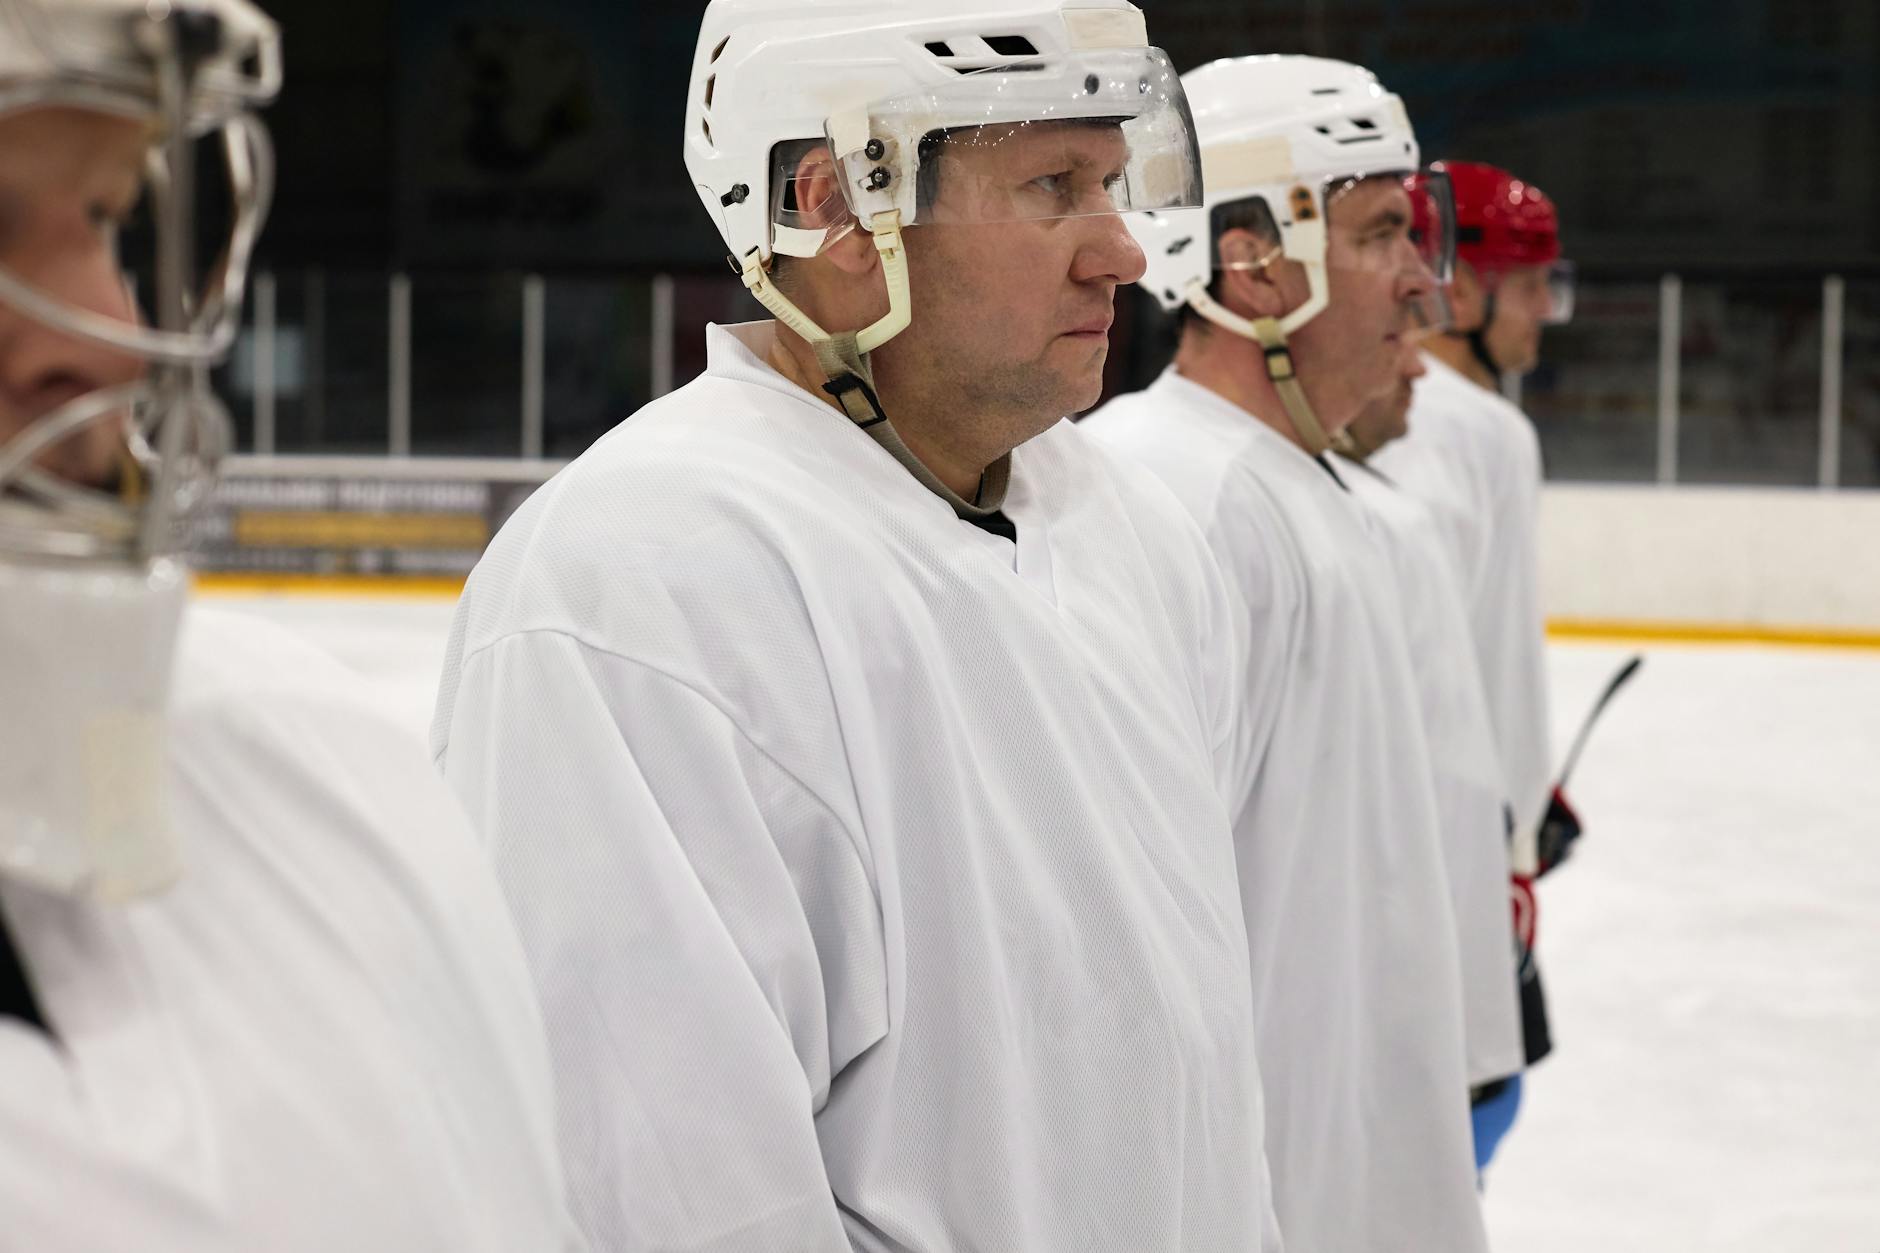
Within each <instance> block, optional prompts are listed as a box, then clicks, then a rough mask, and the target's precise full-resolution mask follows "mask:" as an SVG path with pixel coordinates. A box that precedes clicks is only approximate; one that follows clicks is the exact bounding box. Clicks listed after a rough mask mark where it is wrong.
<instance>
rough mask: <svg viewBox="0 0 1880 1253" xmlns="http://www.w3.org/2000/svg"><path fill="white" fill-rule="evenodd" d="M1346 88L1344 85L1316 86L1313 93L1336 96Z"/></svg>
mask: <svg viewBox="0 0 1880 1253" xmlns="http://www.w3.org/2000/svg"><path fill="white" fill-rule="evenodd" d="M1344 90H1345V89H1344V88H1343V87H1314V88H1313V89H1312V94H1313V95H1315V96H1336V95H1338V94H1340V93H1341V92H1343V91H1344Z"/></svg>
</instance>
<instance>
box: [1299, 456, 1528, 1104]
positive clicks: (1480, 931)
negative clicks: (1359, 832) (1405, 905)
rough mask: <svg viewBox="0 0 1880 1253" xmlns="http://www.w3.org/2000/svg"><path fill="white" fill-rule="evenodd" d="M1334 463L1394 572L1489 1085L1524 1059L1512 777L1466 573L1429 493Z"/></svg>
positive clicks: (1471, 1014)
mask: <svg viewBox="0 0 1880 1253" xmlns="http://www.w3.org/2000/svg"><path fill="white" fill-rule="evenodd" d="M1332 464H1333V465H1334V466H1336V467H1337V469H1338V472H1339V475H1340V477H1342V478H1343V479H1344V481H1345V484H1346V486H1348V487H1349V488H1351V493H1352V495H1353V496H1356V497H1357V498H1358V500H1359V502H1360V503H1362V504H1363V505H1364V506H1365V507H1366V509H1367V510H1368V512H1369V515H1370V518H1371V519H1372V520H1373V521H1374V522H1375V523H1376V526H1375V531H1376V534H1377V536H1378V539H1379V541H1380V542H1381V544H1382V546H1383V548H1384V551H1385V553H1386V555H1387V556H1388V558H1389V560H1390V566H1391V569H1392V570H1393V571H1394V572H1395V573H1396V575H1397V589H1398V591H1399V593H1400V594H1401V596H1402V600H1403V609H1404V638H1405V642H1406V643H1407V644H1408V645H1409V652H1410V664H1411V666H1412V667H1413V668H1414V670H1415V672H1416V680H1417V695H1418V696H1419V697H1420V703H1421V707H1422V710H1423V729H1424V732H1425V734H1426V736H1427V738H1428V740H1429V747H1430V764H1431V766H1432V767H1433V768H1434V769H1435V772H1436V775H1435V778H1436V814H1437V819H1438V821H1439V823H1440V825H1441V829H1442V834H1443V852H1444V864H1445V865H1446V866H1447V868H1448V870H1449V897H1450V903H1451V904H1452V905H1454V907H1455V911H1456V939H1457V944H1458V947H1459V949H1460V952H1461V957H1462V1021H1463V1028H1464V1038H1465V1041H1466V1043H1467V1046H1468V1058H1469V1083H1470V1086H1472V1087H1473V1086H1477V1085H1480V1084H1484V1083H1491V1082H1493V1081H1494V1080H1497V1079H1505V1078H1507V1077H1508V1076H1509V1075H1513V1074H1517V1073H1519V1072H1520V1071H1521V1069H1522V1068H1523V1067H1524V1066H1525V1065H1526V1064H1527V1062H1526V1055H1525V1053H1524V1052H1523V1048H1522V1038H1521V1005H1520V996H1519V994H1518V986H1519V985H1518V982H1517V980H1518V975H1517V973H1516V970H1515V956H1514V926H1513V921H1512V918H1511V917H1510V912H1509V904H1508V840H1507V825H1506V822H1507V820H1506V817H1505V816H1504V809H1505V805H1506V801H1505V800H1504V796H1503V791H1502V789H1503V787H1504V779H1503V777H1502V771H1501V760H1500V758H1498V757H1497V756H1496V755H1495V729H1494V725H1493V723H1492V722H1490V720H1489V716H1488V701H1487V699H1486V698H1485V697H1484V696H1483V694H1482V676H1481V673H1480V671H1479V670H1478V669H1477V668H1476V661H1475V648H1474V646H1473V644H1472V643H1471V640H1470V635H1469V619H1468V612H1467V609H1466V608H1465V606H1464V603H1463V598H1462V588H1461V586H1460V580H1459V579H1458V578H1457V575H1456V572H1455V563H1454V560H1453V559H1452V558H1451V556H1450V554H1449V549H1448V546H1447V545H1446V544H1445V543H1444V541H1443V537H1442V536H1441V534H1440V533H1439V532H1438V529H1437V528H1438V523H1437V521H1436V518H1435V515H1434V514H1432V513H1431V512H1430V510H1429V509H1428V508H1427V507H1426V506H1425V505H1424V504H1423V502H1421V501H1419V500H1417V499H1416V498H1415V497H1413V496H1411V495H1410V494H1409V493H1408V492H1406V491H1404V490H1403V489H1402V488H1400V487H1398V486H1397V485H1396V484H1395V483H1393V482H1391V481H1389V480H1388V479H1387V478H1385V477H1384V476H1383V475H1382V474H1381V473H1380V472H1378V471H1377V470H1374V469H1372V468H1370V467H1368V466H1363V465H1359V464H1358V463H1356V462H1353V461H1348V460H1346V459H1345V458H1343V457H1338V458H1335V459H1334V460H1333V463H1332Z"/></svg>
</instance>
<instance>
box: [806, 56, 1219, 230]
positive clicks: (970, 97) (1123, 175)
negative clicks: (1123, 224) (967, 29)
mask: <svg viewBox="0 0 1880 1253" xmlns="http://www.w3.org/2000/svg"><path fill="white" fill-rule="evenodd" d="M825 139H826V141H827V148H826V149H823V150H821V151H820V152H816V153H811V154H809V156H808V158H807V159H806V160H805V161H800V162H798V163H797V164H796V165H795V166H794V167H793V168H791V169H789V170H785V171H780V172H779V173H780V175H782V177H781V178H780V180H779V182H780V189H779V191H778V194H777V196H776V202H775V205H774V206H773V207H774V208H775V209H776V210H777V216H776V217H775V219H774V220H775V221H776V222H777V223H778V225H779V226H782V227H785V228H789V229H798V230H813V231H827V230H831V229H833V230H836V231H840V230H842V229H845V228H846V227H847V225H848V224H849V222H850V220H851V219H860V220H862V221H868V220H870V219H872V218H873V217H874V215H875V214H877V213H882V212H886V211H891V210H898V211H899V212H900V214H901V224H902V225H903V226H917V225H919V226H926V225H935V224H961V223H998V222H1035V221H1045V220H1050V219H1057V218H1072V217H1085V216H1091V215H1097V214H1114V213H1128V212H1135V211H1140V210H1147V209H1172V208H1181V207H1192V206H1198V205H1199V204H1200V203H1201V158H1200V151H1199V149H1198V148H1197V146H1196V142H1195V134H1194V124H1193V121H1192V119H1191V118H1190V117H1189V113H1188V101H1187V97H1186V96H1185V95H1184V94H1183V92H1182V86H1181V78H1180V76H1179V75H1178V74H1176V72H1175V68H1174V66H1173V65H1171V64H1170V62H1169V60H1168V57H1167V56H1166V55H1165V54H1164V53H1163V52H1161V51H1160V50H1159V49H1155V48H1123V49H1104V50H1100V51H1092V52H1083V53H1079V54H1077V55H1075V56H1073V57H1068V58H1064V59H1062V60H1053V59H1038V60H1030V61H1023V62H1017V63H1013V64H1008V65H1002V66H998V67H995V68H991V69H984V70H977V71H974V72H972V73H967V74H962V75H960V76H959V78H958V79H957V80H956V81H955V82H952V83H949V84H947V85H946V86H945V87H943V88H935V89H932V90H929V91H924V92H920V93H917V94H913V95H907V96H897V97H894V98H891V99H888V100H882V101H878V102H876V103H875V104H873V105H872V106H870V107H869V108H867V109H866V110H864V111H863V113H862V114H861V115H858V116H855V117H853V118H850V119H846V120H845V119H843V118H840V117H838V118H832V119H831V121H830V125H829V128H828V132H827V134H826V135H825ZM845 140H846V141H847V142H846V144H845V143H844V141H845ZM832 154H833V156H832ZM838 192H839V194H840V197H841V199H840V208H841V211H840V212H837V211H836V209H837V202H836V201H835V200H834V199H833V198H832V197H833V195H834V194H835V193H838ZM780 247H781V246H780ZM782 250H785V251H788V249H782Z"/></svg>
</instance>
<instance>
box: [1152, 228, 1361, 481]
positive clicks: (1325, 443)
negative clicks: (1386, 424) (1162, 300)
mask: <svg viewBox="0 0 1880 1253" xmlns="http://www.w3.org/2000/svg"><path fill="white" fill-rule="evenodd" d="M1278 255H1279V254H1278V252H1277V251H1275V252H1274V253H1273V254H1272V257H1277V256H1278ZM1272 257H1269V258H1268V260H1271V259H1272ZM1306 268H1307V273H1308V275H1309V276H1310V282H1311V292H1312V294H1311V295H1310V296H1309V297H1308V298H1307V299H1306V302H1305V303H1304V304H1303V305H1300V306H1299V307H1298V308H1297V309H1294V310H1293V311H1292V312H1291V313H1289V314H1287V315H1286V316H1285V317H1283V318H1243V317H1241V316H1240V315H1239V314H1238V313H1235V312H1234V311H1233V310H1231V309H1229V308H1227V306H1225V305H1223V304H1222V303H1221V302H1220V301H1218V300H1216V299H1215V298H1214V297H1213V296H1212V295H1211V294H1209V292H1208V285H1207V283H1206V281H1204V280H1200V279H1197V280H1196V281H1195V282H1194V284H1193V285H1192V286H1190V288H1189V289H1188V304H1189V307H1190V308H1192V309H1193V310H1194V311H1195V312H1196V313H1198V314H1200V315H1201V316H1202V317H1204V318H1206V319H1207V320H1208V321H1210V322H1212V323H1214V324H1215V325H1216V326H1218V327H1221V328H1222V329H1223V330H1227V331H1232V332H1233V333H1234V334H1236V335H1239V336H1240V337H1241V338H1243V339H1250V340H1252V341H1253V342H1254V343H1256V344H1258V345H1260V351H1261V353H1262V354H1264V356H1265V360H1266V376H1267V378H1268V379H1269V380H1271V381H1272V384H1273V390H1274V391H1275V392H1278V393H1279V401H1280V404H1282V405H1284V406H1285V408H1286V416H1287V417H1288V418H1290V419H1291V420H1292V426H1293V433H1294V434H1296V435H1297V436H1298V437H1299V443H1300V445H1301V446H1303V447H1304V448H1305V450H1306V455H1307V456H1310V457H1318V456H1322V455H1324V453H1325V451H1326V450H1327V449H1329V448H1332V447H1334V444H1333V440H1332V437H1331V436H1329V435H1327V434H1326V433H1325V427H1324V425H1323V424H1322V423H1321V422H1320V421H1319V415H1318V414H1316V413H1314V412H1313V410H1312V402H1311V401H1310V400H1308V399H1307V398H1306V390H1305V388H1304V387H1301V386H1300V384H1299V371H1298V369H1297V368H1296V367H1295V366H1294V364H1293V357H1292V349H1291V347H1290V346H1289V345H1288V344H1287V342H1286V335H1287V332H1289V331H1295V330H1297V329H1299V327H1300V326H1302V325H1303V324H1304V323H1305V322H1307V321H1308V320H1310V319H1311V318H1312V317H1313V316H1314V315H1315V314H1317V313H1319V312H1320V311H1321V310H1322V309H1324V308H1325V305H1326V288H1325V280H1324V277H1323V274H1324V270H1323V266H1319V265H1313V264H1312V263H1310V262H1308V263H1306Z"/></svg>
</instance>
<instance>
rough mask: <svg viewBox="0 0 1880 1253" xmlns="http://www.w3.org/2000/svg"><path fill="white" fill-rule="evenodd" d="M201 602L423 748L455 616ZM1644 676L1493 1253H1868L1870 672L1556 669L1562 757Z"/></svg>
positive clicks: (346, 605) (1878, 1063) (1579, 903)
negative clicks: (274, 638)
mask: <svg viewBox="0 0 1880 1253" xmlns="http://www.w3.org/2000/svg"><path fill="white" fill-rule="evenodd" d="M208 599H209V603H211V604H213V605H215V606H216V607H218V608H222V609H227V610H233V611H236V612H242V613H255V614H260V615H263V616H266V617H268V618H271V619H274V620H276V621H279V622H283V623H285V624H287V625H288V626H290V627H292V628H294V629H296V630H297V631H299V632H301V633H302V634H304V635H306V636H307V637H309V638H310V639H312V640H314V641H315V642H316V643H318V644H320V645H322V646H324V647H325V648H327V649H328V650H330V651H332V652H334V653H336V654H337V655H339V656H340V657H341V658H342V659H343V660H345V661H346V662H348V663H350V664H351V665H353V666H354V667H356V668H357V669H359V670H360V671H361V672H362V673H364V674H365V675H367V676H368V677H369V678H370V679H371V680H372V681H373V683H374V686H375V690H376V691H377V693H378V695H379V698H380V699H381V700H382V701H383V702H384V704H385V707H386V708H387V709H388V710H391V711H392V712H394V713H395V714H396V715H397V716H398V717H400V718H402V719H404V720H406V721H407V722H408V723H409V725H410V726H411V728H412V731H413V733H414V734H418V735H421V734H422V733H423V732H424V729H425V727H426V725H427V724H428V722H429V718H430V710H431V698H432V692H433V686H434V684H435V681H436V676H437V673H438V669H439V667H440V665H441V661H442V655H443V648H444V638H445V634H446V632H447V630H448V627H449V621H450V613H451V604H450V602H449V601H447V600H443V599H436V600H396V599H388V600H340V599H328V598H253V597H247V598H237V597H229V596H215V597H212V598H208ZM1634 651H1644V652H1645V653H1646V654H1647V661H1646V664H1645V667H1644V669H1643V671H1642V672H1641V673H1640V674H1639V676H1638V678H1637V679H1636V680H1635V681H1634V682H1633V684H1632V686H1631V687H1630V688H1629V689H1628V690H1627V691H1626V692H1625V693H1624V694H1623V695H1622V696H1621V697H1620V698H1619V699H1618V700H1617V701H1616V702H1615V703H1614V705H1613V706H1612V708H1611V709H1610V711H1609V712H1608V715H1607V718H1606V720H1605V721H1604V722H1603V723H1602V724H1601V726H1600V729H1599V731H1598V732H1597V734H1596V736H1595V738H1594V740H1593V743H1592V746H1591V747H1590V748H1589V749H1588V751H1587V753H1586V755H1585V757H1584V758H1583V759H1582V761H1581V765H1580V768H1579V773H1578V775H1577V776H1576V778H1575V783H1574V787H1573V789H1572V790H1573V794H1574V797H1575V801H1576V804H1577V806H1578V808H1579V811H1580V814H1581V816H1582V818H1583V819H1585V821H1586V825H1587V830H1588V834H1587V837H1586V839H1585V841H1584V842H1583V843H1582V845H1581V846H1580V850H1579V852H1578V853H1577V855H1576V856H1575V858H1574V859H1573V861H1572V862H1571V863H1570V864H1569V865H1568V866H1566V867H1565V868H1564V869H1562V870H1561V871H1560V872H1559V873H1558V874H1556V875H1553V876H1551V877H1550V878H1549V879H1548V880H1547V881H1546V883H1545V884H1544V885H1543V891H1542V897H1541V917H1540V926H1541V954H1542V964H1543V971H1544V973H1545V978H1546V983H1547V988H1548V992H1549V995H1550V1001H1551V1005H1552V1010H1553V1021H1554V1033H1555V1038H1556V1041H1557V1050H1558V1051H1557V1052H1556V1054H1555V1056H1554V1057H1553V1058H1552V1059H1550V1060H1549V1061H1547V1062H1546V1063H1544V1064H1543V1065H1542V1066H1541V1067H1540V1068H1539V1069H1538V1070H1537V1071H1535V1072H1534V1073H1533V1074H1532V1075H1530V1077H1529V1081H1528V1100H1527V1104H1526V1106H1525V1108H1524V1109H1523V1111H1522V1115H1521V1118H1520V1121H1519V1122H1518V1123H1517V1124H1516V1127H1515V1129H1514V1132H1513V1133H1512V1134H1511V1135H1510V1137H1509V1139H1508V1141H1507V1143H1506V1145H1505V1147H1504V1150H1503V1155H1502V1157H1501V1159H1500V1160H1499V1161H1498V1162H1497V1163H1496V1165H1495V1166H1494V1168H1493V1170H1492V1173H1491V1174H1490V1177H1489V1180H1488V1194H1487V1197H1488V1199H1487V1206H1488V1215H1489V1225H1490V1231H1491V1233H1492V1235H1493V1238H1494V1245H1495V1248H1496V1249H1497V1250H1498V1253H1880V652H1861V651H1855V650H1842V651H1836V650H1829V649H1801V648H1777V647H1749V646H1725V645H1704V646H1656V645H1655V646H1649V647H1645V648H1643V649H1633V648H1629V647H1621V646H1616V645H1608V644H1585V643H1557V644H1556V645H1555V646H1554V647H1553V648H1552V650H1551V655H1550V664H1551V670H1552V678H1553V687H1554V716H1555V725H1556V742H1557V743H1558V744H1559V745H1560V746H1561V747H1562V748H1563V749H1564V747H1565V745H1566V743H1567V741H1568V740H1569V739H1570V737H1571V735H1572V732H1573V730H1574V728H1575V726H1576V725H1577V723H1578V721H1579V719H1580V717H1581V716H1582V714H1583V712H1584V710H1585V708H1586V706H1587V704H1588V703H1589V702H1590V701H1591V699H1592V698H1593V696H1594V695H1595V694H1596V693H1597V692H1598V691H1599V689H1600V688H1601V687H1602V686H1603V685H1604V683H1605V681H1606V678H1607V677H1608V676H1609V675H1610V674H1611V672H1612V671H1613V670H1614V669H1615V668H1616V667H1617V666H1618V665H1619V663H1620V662H1622V661H1623V660H1624V659H1625V658H1626V657H1627V656H1629V655H1631V654H1632V653H1633V652H1634ZM1418 1253H1422V1251H1418Z"/></svg>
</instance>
